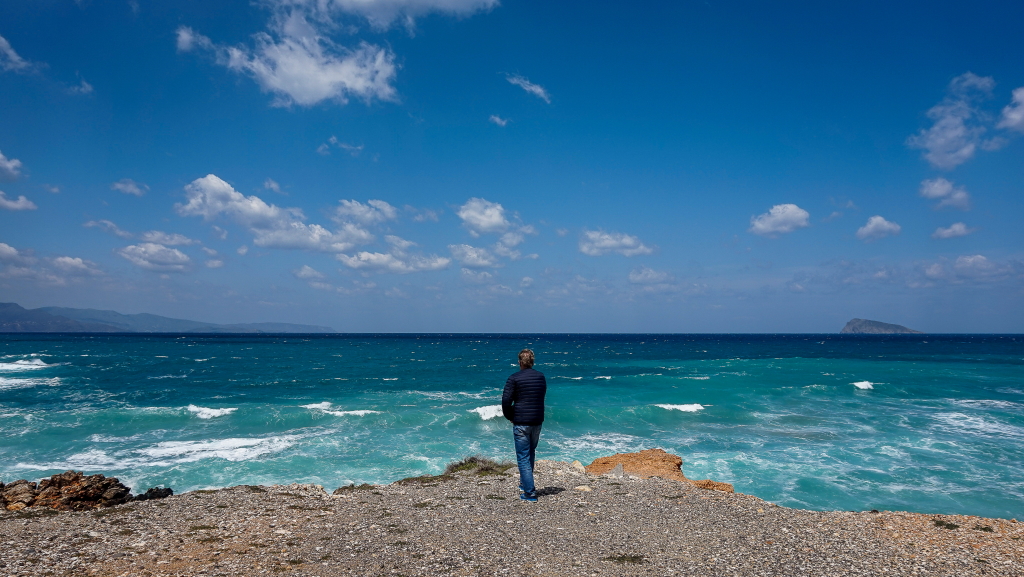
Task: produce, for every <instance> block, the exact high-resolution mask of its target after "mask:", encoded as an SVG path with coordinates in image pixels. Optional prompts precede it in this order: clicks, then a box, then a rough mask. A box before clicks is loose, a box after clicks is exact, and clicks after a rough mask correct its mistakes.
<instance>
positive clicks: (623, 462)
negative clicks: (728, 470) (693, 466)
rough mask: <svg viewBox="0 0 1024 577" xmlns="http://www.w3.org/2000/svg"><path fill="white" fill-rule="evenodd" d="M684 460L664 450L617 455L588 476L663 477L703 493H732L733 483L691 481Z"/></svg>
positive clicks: (591, 466)
mask: <svg viewBox="0 0 1024 577" xmlns="http://www.w3.org/2000/svg"><path fill="white" fill-rule="evenodd" d="M682 467H683V459H682V457H679V456H678V455H673V454H672V453H666V452H665V451H663V450H662V449H647V450H646V451H640V452H639V453H617V454H615V455H612V456H610V457H598V458H597V459H594V462H593V463H591V464H589V465H587V467H586V470H587V473H589V474H591V475H605V474H612V473H613V472H614V473H618V474H619V475H620V476H621V475H622V474H627V475H634V476H637V477H641V478H647V477H661V478H663V479H672V480H674V481H681V482H684V483H690V484H692V485H694V486H696V487H700V488H701V489H712V490H715V491H725V492H726V493H732V492H733V487H732V485H730V484H729V483H720V482H718V481H712V480H711V479H704V480H701V481H697V480H694V479H687V478H686V475H684V474H683V468H682Z"/></svg>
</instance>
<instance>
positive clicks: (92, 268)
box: [50, 256, 103, 276]
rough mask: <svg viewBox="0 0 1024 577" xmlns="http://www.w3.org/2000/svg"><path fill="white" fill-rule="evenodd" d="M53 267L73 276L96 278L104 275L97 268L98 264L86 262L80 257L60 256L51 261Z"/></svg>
mask: <svg viewBox="0 0 1024 577" xmlns="http://www.w3.org/2000/svg"><path fill="white" fill-rule="evenodd" d="M50 262H51V263H52V264H53V266H54V267H55V268H57V269H59V270H61V271H62V272H64V273H67V274H71V275H88V276H95V275H100V274H103V272H102V271H101V270H100V269H99V268H98V267H97V266H96V263H94V262H92V261H88V260H84V259H82V258H80V257H71V256H58V257H56V258H54V259H51V261H50Z"/></svg>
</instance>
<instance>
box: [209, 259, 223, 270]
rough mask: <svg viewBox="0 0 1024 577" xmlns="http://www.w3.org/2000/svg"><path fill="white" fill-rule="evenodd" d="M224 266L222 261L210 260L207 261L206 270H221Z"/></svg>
mask: <svg viewBox="0 0 1024 577" xmlns="http://www.w3.org/2000/svg"><path fill="white" fill-rule="evenodd" d="M223 266H224V261H222V260H220V259H216V258H214V259H210V260H208V261H206V268H221V267H223Z"/></svg>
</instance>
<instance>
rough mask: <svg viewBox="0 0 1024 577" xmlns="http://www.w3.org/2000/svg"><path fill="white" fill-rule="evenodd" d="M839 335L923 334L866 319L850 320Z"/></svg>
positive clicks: (903, 327)
mask: <svg viewBox="0 0 1024 577" xmlns="http://www.w3.org/2000/svg"><path fill="white" fill-rule="evenodd" d="M839 332H840V333H841V334H859V335H910V334H915V335H920V334H924V333H922V332H921V331H915V330H913V329H908V328H907V327H905V326H903V325H893V324H889V323H882V322H878V321H869V320H867V319H852V320H851V321H850V322H848V323H846V326H845V327H843V330H841V331H839Z"/></svg>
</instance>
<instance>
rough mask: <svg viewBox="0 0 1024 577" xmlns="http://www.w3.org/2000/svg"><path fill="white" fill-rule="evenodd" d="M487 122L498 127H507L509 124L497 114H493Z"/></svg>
mask: <svg viewBox="0 0 1024 577" xmlns="http://www.w3.org/2000/svg"><path fill="white" fill-rule="evenodd" d="M487 121H488V122H490V123H492V124H497V125H498V126H506V125H507V124H508V119H507V118H502V117H500V116H498V115H497V114H492V115H491V117H490V118H488V119H487Z"/></svg>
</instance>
